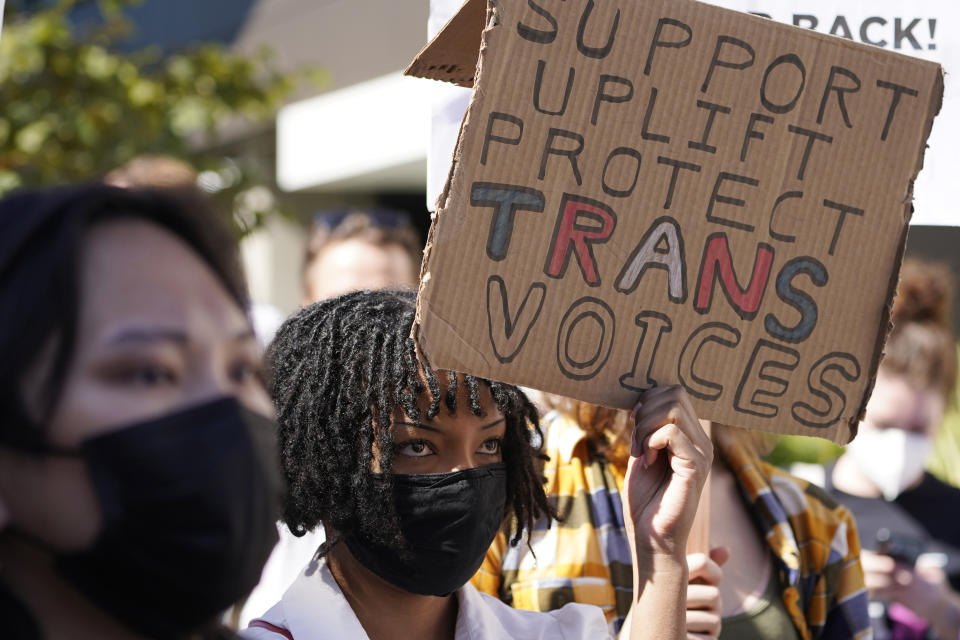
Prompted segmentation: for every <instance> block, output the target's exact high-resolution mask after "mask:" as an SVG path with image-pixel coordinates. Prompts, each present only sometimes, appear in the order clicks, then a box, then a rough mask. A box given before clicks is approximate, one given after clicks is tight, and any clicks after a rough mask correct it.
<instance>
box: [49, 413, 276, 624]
mask: <svg viewBox="0 0 960 640" xmlns="http://www.w3.org/2000/svg"><path fill="white" fill-rule="evenodd" d="M276 428H277V427H276V423H275V422H274V421H272V420H270V419H269V418H266V417H264V416H262V415H260V414H257V413H254V412H252V411H249V410H247V409H245V408H244V407H243V406H242V405H241V404H240V403H239V402H238V401H237V400H236V399H234V398H219V399H216V400H214V401H211V402H208V403H205V404H202V405H198V406H195V407H192V408H189V409H187V410H184V411H178V412H176V413H172V414H168V415H165V416H162V417H160V418H156V419H153V420H149V421H146V422H142V423H138V424H136V425H132V426H130V427H127V428H123V429H119V430H117V431H112V432H110V433H107V434H104V435H100V436H95V437H93V438H90V439H88V440H85V441H83V442H82V443H81V445H80V447H79V448H78V449H77V450H75V451H74V450H63V449H51V450H50V453H54V454H57V455H75V456H78V457H81V458H82V459H83V460H84V461H85V462H86V465H87V468H88V470H89V473H90V476H91V479H92V481H93V484H94V487H95V488H96V493H97V497H98V500H99V503H100V508H101V510H102V512H103V525H102V528H101V530H100V533H99V535H98V536H97V539H96V540H95V541H94V543H93V545H92V546H91V547H90V548H89V549H85V550H82V551H79V552H70V553H58V554H57V558H56V566H57V570H58V571H59V572H60V574H61V575H62V576H63V577H64V579H66V580H67V582H69V583H70V584H71V585H73V586H74V587H75V588H76V589H77V590H78V591H80V592H81V593H82V594H84V595H85V596H86V597H88V598H89V599H90V600H91V601H92V602H94V603H95V604H97V605H98V606H99V607H101V608H102V609H103V610H104V611H106V612H108V613H109V614H111V615H112V616H114V617H115V618H116V619H118V620H119V621H121V622H122V623H124V624H126V625H127V626H128V627H130V628H131V629H132V630H134V631H136V632H138V633H141V634H144V635H146V636H148V637H150V638H179V637H182V636H184V635H187V634H189V633H191V632H194V631H196V630H198V629H201V628H203V627H205V626H207V625H209V624H213V623H215V622H216V620H217V618H218V617H219V615H220V614H221V613H222V612H223V611H224V610H226V609H227V608H228V607H229V606H231V605H232V604H234V603H235V602H236V601H237V600H239V599H240V598H242V597H244V596H245V595H246V594H248V593H249V592H250V591H251V590H252V589H253V587H254V586H255V585H256V584H257V582H258V581H259V579H260V572H261V570H262V569H263V565H264V563H265V562H266V560H267V557H268V556H269V554H270V551H271V550H272V549H273V546H274V544H275V543H276V541H277V529H276V525H275V522H276V519H277V517H278V515H279V502H280V496H281V491H282V484H281V482H282V481H281V478H280V474H279V464H278V456H277V447H276Z"/></svg>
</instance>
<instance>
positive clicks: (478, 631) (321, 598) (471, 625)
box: [240, 559, 610, 640]
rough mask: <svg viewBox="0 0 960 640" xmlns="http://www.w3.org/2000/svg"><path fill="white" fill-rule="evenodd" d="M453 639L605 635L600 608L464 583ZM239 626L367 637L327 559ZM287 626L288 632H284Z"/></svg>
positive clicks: (303, 637)
mask: <svg viewBox="0 0 960 640" xmlns="http://www.w3.org/2000/svg"><path fill="white" fill-rule="evenodd" d="M457 597H458V598H459V604H460V608H459V611H458V613H457V628H456V635H455V640H501V639H505V638H510V639H512V640H548V639H550V640H554V639H556V640H588V639H589V640H594V639H598V638H599V639H604V640H606V639H608V638H609V637H610V636H609V631H608V629H607V622H606V619H605V618H604V616H603V612H602V611H601V610H600V609H599V608H597V607H592V606H590V605H585V604H573V603H571V604H568V605H566V606H564V607H563V608H561V609H556V610H554V611H549V612H545V613H541V612H536V611H521V610H519V609H514V608H512V607H510V606H508V605H506V604H504V603H503V602H501V601H500V600H497V599H496V598H494V597H492V596H489V595H487V594H484V593H480V592H478V591H477V590H476V589H474V587H473V586H472V585H471V584H470V583H467V584H465V585H463V586H462V587H461V588H460V589H458V590H457ZM258 622H259V623H265V626H266V627H267V628H263V627H250V628H248V629H245V630H244V631H242V632H240V636H241V637H242V638H246V639H247V640H284V639H285V638H288V637H291V638H293V639H294V640H352V639H357V640H368V639H367V634H366V632H365V631H364V630H363V627H362V626H360V621H359V620H358V619H357V616H356V615H355V614H354V613H353V609H351V608H350V604H349V603H348V602H347V599H346V598H345V597H344V595H343V592H342V591H341V590H340V586H339V585H338V584H337V581H336V580H335V579H334V577H333V574H332V573H330V569H329V567H327V562H326V560H325V559H321V560H319V561H317V562H311V563H310V565H308V566H307V568H306V569H305V570H304V571H303V572H302V573H301V574H300V577H299V578H297V579H296V581H295V582H294V583H293V584H292V585H291V586H290V588H289V589H288V590H287V592H286V593H285V594H284V595H283V598H282V599H281V600H280V602H278V603H277V604H276V605H274V606H273V607H271V608H270V609H269V610H268V611H267V612H266V613H265V614H263V615H262V616H261V617H260V618H258V619H257V620H255V621H254V622H253V623H251V624H256V623H258ZM284 632H286V633H284Z"/></svg>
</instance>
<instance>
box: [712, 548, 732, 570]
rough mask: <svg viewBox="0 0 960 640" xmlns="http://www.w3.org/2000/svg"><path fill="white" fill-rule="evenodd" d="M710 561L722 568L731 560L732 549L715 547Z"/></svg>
mask: <svg viewBox="0 0 960 640" xmlns="http://www.w3.org/2000/svg"><path fill="white" fill-rule="evenodd" d="M710 559H711V560H713V561H714V562H716V563H717V564H718V565H720V566H721V567H722V566H723V565H724V564H726V562H727V560H729V559H730V547H714V548H713V549H710Z"/></svg>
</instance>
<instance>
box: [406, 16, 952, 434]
mask: <svg viewBox="0 0 960 640" xmlns="http://www.w3.org/2000/svg"><path fill="white" fill-rule="evenodd" d="M493 7H494V12H493V13H492V15H491V18H490V19H488V28H487V31H486V32H485V34H484V38H485V39H484V43H485V48H484V49H483V53H482V58H481V66H480V73H479V76H478V78H477V79H476V81H475V88H476V91H475V94H474V97H473V101H472V102H471V105H470V108H469V110H468V114H467V117H466V122H465V125H464V130H463V133H462V137H461V143H460V146H459V148H458V158H457V160H456V163H455V168H454V171H453V174H452V176H451V181H450V183H449V185H448V190H447V193H446V194H445V197H444V199H443V200H442V202H441V208H440V212H439V214H438V218H437V223H436V226H435V228H434V230H433V232H432V236H431V243H432V245H431V247H430V249H429V254H428V258H427V271H428V273H429V276H428V277H427V278H426V282H425V283H424V285H423V289H422V296H421V314H420V318H421V326H420V329H419V333H418V337H419V339H420V342H421V346H422V347H423V349H424V351H425V352H426V353H427V355H428V357H429V358H430V359H431V360H432V361H433V362H434V364H436V365H437V366H442V367H449V368H454V369H459V370H467V371H472V372H476V373H479V374H482V375H486V376H490V377H493V378H498V379H504V380H508V381H513V382H518V383H522V384H527V385H529V386H533V387H536V388H541V389H544V390H547V391H551V392H555V393H561V394H565V395H571V396H575V397H579V398H582V399H585V400H588V401H593V402H598V403H602V404H608V405H612V406H621V407H628V406H631V405H632V403H633V402H634V401H635V398H636V396H637V394H638V393H639V392H640V391H642V390H644V389H647V388H649V387H651V386H652V385H655V384H670V383H680V384H683V385H684V386H685V387H686V388H687V390H688V391H689V392H690V394H691V395H692V396H693V397H694V398H696V399H697V401H698V403H699V407H698V410H699V411H700V412H701V413H702V414H703V416H704V417H708V418H711V419H715V420H720V421H724V422H729V423H732V424H739V425H742V426H748V427H752V428H759V429H764V430H768V431H780V432H798V433H814V434H817V435H824V436H826V437H832V438H834V439H836V440H840V441H845V440H846V439H848V438H849V436H850V431H849V427H850V424H851V423H855V422H856V418H857V416H858V414H859V411H860V409H861V407H862V405H863V403H864V402H865V398H866V395H867V394H868V391H869V387H870V385H871V384H872V379H873V375H874V374H875V368H876V364H877V358H878V355H879V343H880V342H882V339H883V336H884V331H885V329H886V322H887V319H886V312H885V305H886V304H887V302H888V300H889V295H890V293H891V278H892V277H893V276H894V275H895V273H896V270H897V268H898V262H899V252H900V249H901V246H902V240H903V232H904V229H905V225H906V222H907V218H908V212H909V196H910V193H911V184H912V179H913V177H915V173H916V171H917V170H918V169H919V162H920V159H921V157H922V149H923V145H924V141H925V138H926V135H927V133H928V132H929V127H930V122H931V120H932V117H933V114H934V113H935V111H936V105H937V104H938V101H939V96H940V91H941V89H940V87H941V84H940V77H941V76H940V70H939V68H938V67H937V66H936V65H934V64H932V63H929V62H923V61H919V60H912V59H909V58H905V57H903V56H897V55H895V54H891V53H888V52H884V51H881V50H879V49H875V48H871V47H866V46H863V45H855V44H851V43H849V42H846V41H842V40H840V39H837V38H827V37H825V36H822V35H817V34H812V33H809V32H805V31H802V30H799V29H793V28H790V27H786V26H783V25H777V24H774V23H772V22H769V21H764V20H762V19H759V18H755V17H751V16H746V15H743V14H738V13H735V12H730V11H726V10H723V9H718V8H716V7H710V6H708V5H700V4H696V3H692V2H686V1H682V0H675V1H669V0H661V1H659V2H630V1H628V0H622V1H621V2H620V3H614V2H606V3H602V4H601V3H597V2H594V1H593V0H579V1H572V0H568V1H561V0H555V1H553V2H550V1H548V0H541V1H535V0H530V1H529V2H526V1H523V2H521V1H520V0H505V1H503V2H497V3H495V4H493Z"/></svg>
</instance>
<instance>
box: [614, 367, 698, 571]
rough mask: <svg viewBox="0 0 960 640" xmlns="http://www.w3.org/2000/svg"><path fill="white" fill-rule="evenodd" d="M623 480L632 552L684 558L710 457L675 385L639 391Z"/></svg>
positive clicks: (688, 405) (682, 393)
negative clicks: (634, 544) (633, 539)
mask: <svg viewBox="0 0 960 640" xmlns="http://www.w3.org/2000/svg"><path fill="white" fill-rule="evenodd" d="M633 415H634V420H635V424H636V427H635V429H634V434H633V442H632V444H631V458H630V462H629V464H628V466H627V476H626V480H625V482H624V487H625V491H626V494H627V496H626V497H627V500H626V504H628V505H629V507H630V518H628V519H626V520H627V523H628V525H629V524H632V525H633V529H634V532H633V535H634V536H635V538H636V545H637V549H636V550H637V554H638V556H639V557H640V558H643V557H644V556H646V557H648V558H651V559H655V558H657V557H672V558H680V559H684V560H685V554H686V544H687V539H688V537H689V535H690V530H691V527H692V526H693V521H694V517H695V516H696V513H697V505H698V503H699V499H700V494H701V492H702V490H703V487H704V484H705V483H706V479H707V475H708V473H709V471H710V466H711V464H712V462H713V443H712V442H711V440H710V436H709V435H707V433H706V432H705V431H704V429H703V427H702V426H701V425H700V421H699V420H698V419H697V414H696V412H695V411H694V409H693V406H692V404H691V402H690V397H689V396H688V395H687V393H686V391H685V390H684V389H683V388H682V387H680V386H671V387H657V388H654V389H651V390H649V391H647V392H646V393H644V394H643V395H642V396H641V397H640V402H638V403H637V406H636V408H635V409H634V414H633Z"/></svg>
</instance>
